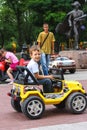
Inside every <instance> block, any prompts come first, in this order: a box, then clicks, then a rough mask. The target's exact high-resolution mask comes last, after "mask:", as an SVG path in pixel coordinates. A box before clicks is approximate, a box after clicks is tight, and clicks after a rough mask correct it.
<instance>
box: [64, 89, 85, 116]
mask: <svg viewBox="0 0 87 130" xmlns="http://www.w3.org/2000/svg"><path fill="white" fill-rule="evenodd" d="M65 107H66V110H68V111H69V112H71V113H74V114H81V113H83V112H84V111H85V109H86V107H87V99H86V97H85V95H83V94H82V93H80V92H75V93H72V94H70V95H69V97H68V98H67V100H66V103H65Z"/></svg>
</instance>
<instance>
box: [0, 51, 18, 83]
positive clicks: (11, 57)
mask: <svg viewBox="0 0 87 130" xmlns="http://www.w3.org/2000/svg"><path fill="white" fill-rule="evenodd" d="M0 51H1V53H2V57H5V62H6V63H8V64H9V68H8V69H7V74H8V76H9V78H10V79H11V82H10V84H12V83H13V80H14V78H13V75H12V71H13V70H16V66H17V65H18V64H19V60H18V58H17V57H16V56H15V54H14V53H12V52H9V51H6V50H5V49H1V50H0Z"/></svg>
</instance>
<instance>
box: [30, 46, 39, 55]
mask: <svg viewBox="0 0 87 130" xmlns="http://www.w3.org/2000/svg"><path fill="white" fill-rule="evenodd" d="M33 51H39V52H40V47H39V46H38V45H33V46H31V47H30V49H29V53H30V55H31V54H32V52H33Z"/></svg>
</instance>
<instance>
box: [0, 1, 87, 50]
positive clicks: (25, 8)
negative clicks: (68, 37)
mask: <svg viewBox="0 0 87 130" xmlns="http://www.w3.org/2000/svg"><path fill="white" fill-rule="evenodd" d="M79 1H80V2H81V4H82V6H81V8H82V9H83V11H84V12H87V4H85V3H84V1H81V0H79ZM71 3H73V0H0V4H1V5H0V43H1V46H2V45H3V44H4V46H6V48H7V49H10V50H11V45H10V44H9V43H10V40H11V37H15V38H16V40H17V43H18V45H19V46H20V47H21V46H22V44H23V43H24V42H26V43H27V44H30V45H31V44H33V42H34V41H36V39H37V36H38V34H39V32H40V31H42V25H43V23H44V22H48V23H49V25H50V31H53V32H54V33H55V27H56V25H57V24H58V23H60V22H62V21H63V20H64V19H65V17H66V14H67V13H68V12H69V11H71V10H72V6H71ZM86 19H87V18H86ZM84 24H85V26H86V27H87V22H86V20H85V22H84ZM55 37H56V39H57V40H58V42H60V41H64V40H65V38H64V37H62V36H59V35H58V34H56V33H55ZM81 38H82V40H83V39H85V40H87V31H86V30H85V32H84V36H83V34H82V37H81ZM20 47H17V48H20ZM18 50H19V49H18Z"/></svg>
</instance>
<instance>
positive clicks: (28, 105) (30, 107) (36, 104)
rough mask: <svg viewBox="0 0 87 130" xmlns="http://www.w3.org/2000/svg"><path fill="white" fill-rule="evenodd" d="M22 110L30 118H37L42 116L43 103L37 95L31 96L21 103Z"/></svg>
mask: <svg viewBox="0 0 87 130" xmlns="http://www.w3.org/2000/svg"><path fill="white" fill-rule="evenodd" d="M21 107H22V112H23V113H24V114H25V115H26V116H27V117H29V118H30V119H38V118H40V117H41V116H42V114H43V112H44V110H45V105H44V103H43V101H42V100H41V99H40V98H39V97H37V96H31V97H29V98H28V99H26V100H25V101H24V102H23V103H22V106H21Z"/></svg>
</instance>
